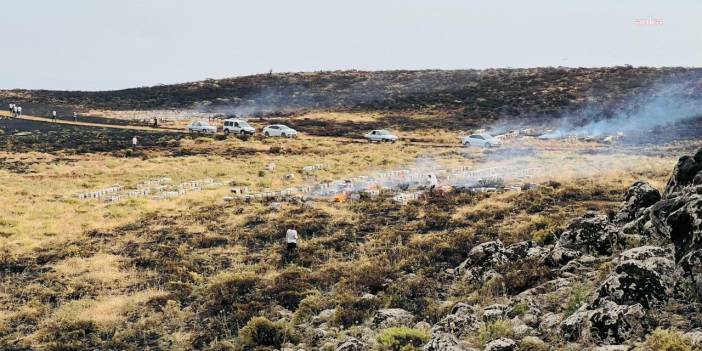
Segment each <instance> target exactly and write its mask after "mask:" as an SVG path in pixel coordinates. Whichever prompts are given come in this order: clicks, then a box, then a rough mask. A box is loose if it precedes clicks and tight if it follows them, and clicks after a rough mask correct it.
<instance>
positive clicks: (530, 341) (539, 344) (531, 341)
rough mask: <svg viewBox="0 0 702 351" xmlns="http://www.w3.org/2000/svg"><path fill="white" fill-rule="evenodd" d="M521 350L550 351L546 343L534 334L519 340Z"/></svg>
mask: <svg viewBox="0 0 702 351" xmlns="http://www.w3.org/2000/svg"><path fill="white" fill-rule="evenodd" d="M518 350H519V351H548V346H546V343H544V342H543V341H541V339H539V338H537V337H534V336H527V337H525V338H524V339H522V340H521V341H520V342H519V348H518Z"/></svg>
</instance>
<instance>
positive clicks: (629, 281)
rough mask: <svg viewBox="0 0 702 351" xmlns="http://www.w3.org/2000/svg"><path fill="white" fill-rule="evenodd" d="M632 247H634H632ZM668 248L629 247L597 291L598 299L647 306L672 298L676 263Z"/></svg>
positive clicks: (598, 300)
mask: <svg viewBox="0 0 702 351" xmlns="http://www.w3.org/2000/svg"><path fill="white" fill-rule="evenodd" d="M630 251H631V250H630ZM660 254H663V255H666V254H667V251H665V250H663V249H661V248H657V247H649V248H644V249H642V248H638V249H634V250H633V252H629V251H625V252H624V253H622V255H621V257H623V258H626V260H624V261H622V262H620V263H619V264H618V265H617V266H616V267H615V269H614V272H613V273H612V274H610V276H609V277H608V278H607V279H606V280H605V281H604V283H602V285H601V286H600V288H599V289H598V291H597V294H598V296H597V300H596V301H597V302H598V303H599V302H600V301H602V300H609V301H612V302H614V303H617V304H623V305H631V304H641V305H642V306H644V307H646V308H650V307H652V306H659V305H661V304H663V303H665V302H667V301H668V298H669V296H670V295H671V294H672V290H673V287H674V284H675V280H674V279H675V278H674V271H675V263H673V261H672V260H670V259H668V258H666V257H660V256H658V255H660Z"/></svg>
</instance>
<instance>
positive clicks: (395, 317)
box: [371, 308, 414, 329]
mask: <svg viewBox="0 0 702 351" xmlns="http://www.w3.org/2000/svg"><path fill="white" fill-rule="evenodd" d="M413 323H414V316H413V315H412V314H411V313H409V312H407V311H405V310H403V309H401V308H385V309H380V310H378V311H377V312H376V313H375V315H374V316H373V320H372V321H371V327H372V328H373V329H385V328H392V327H411V326H412V324H413Z"/></svg>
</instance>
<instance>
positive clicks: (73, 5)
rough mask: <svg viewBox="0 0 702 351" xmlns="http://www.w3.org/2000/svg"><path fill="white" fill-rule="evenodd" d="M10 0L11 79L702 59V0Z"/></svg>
mask: <svg viewBox="0 0 702 351" xmlns="http://www.w3.org/2000/svg"><path fill="white" fill-rule="evenodd" d="M0 4H1V5H2V9H3V10H4V11H3V12H2V16H1V19H0V38H2V46H3V47H4V48H5V52H4V53H3V54H2V55H0V88H3V89H8V88H35V89H36V88H45V89H70V90H105V89H119V88H127V87H135V86H143V85H154V84H160V83H164V84H165V83H176V82H184V81H193V80H202V79H205V78H223V77H231V76H238V75H248V74H256V73H263V72H268V70H269V69H273V71H275V72H281V71H317V70H336V69H364V70H380V69H422V68H446V69H452V68H486V67H534V66H587V67H592V66H611V65H623V64H631V65H634V66H642V65H646V66H702V42H700V38H701V37H702V19H701V18H700V16H701V15H702V1H698V0H689V1H687V0H678V1H664V0H657V1H645V0H616V1H612V0H596V1H594V0H589V1H585V0H582V1H575V0H562V1H546V0H513V1H468V0H464V1H458V0H455V1H452V0H425V1H415V0H374V1H371V0H355V1H335V0H294V1H293V0H287V1H285V0H279V1H274V0H250V1H245V2H244V1H233V0H232V1H225V0H189V1H186V0H140V1H138V0H61V1H57V0H21V1H20V0H0ZM637 20H644V21H641V22H639V23H637V22H636V21H637Z"/></svg>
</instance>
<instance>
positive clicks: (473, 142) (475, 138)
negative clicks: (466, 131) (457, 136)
mask: <svg viewBox="0 0 702 351" xmlns="http://www.w3.org/2000/svg"><path fill="white" fill-rule="evenodd" d="M461 144H463V146H480V147H493V146H499V145H502V142H501V141H499V140H498V139H497V138H495V137H493V136H492V135H490V134H484V133H483V134H472V135H469V136H466V137H463V139H461Z"/></svg>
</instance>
